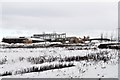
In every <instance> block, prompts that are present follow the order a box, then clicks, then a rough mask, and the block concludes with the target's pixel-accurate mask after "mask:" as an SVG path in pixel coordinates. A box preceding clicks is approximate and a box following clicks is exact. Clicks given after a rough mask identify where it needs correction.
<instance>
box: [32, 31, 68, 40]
mask: <svg viewBox="0 0 120 80" xmlns="http://www.w3.org/2000/svg"><path fill="white" fill-rule="evenodd" d="M31 38H40V39H43V40H45V41H50V42H65V40H66V33H62V34H57V33H51V34H46V33H43V34H34V35H33V36H31Z"/></svg>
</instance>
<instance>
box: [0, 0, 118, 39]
mask: <svg viewBox="0 0 120 80" xmlns="http://www.w3.org/2000/svg"><path fill="white" fill-rule="evenodd" d="M117 6H118V5H117V2H38V3H37V2H34V3H33V2H18V3H17V2H5V3H2V27H0V30H1V31H0V36H2V37H3V36H16V35H21V36H23V35H26V36H28V35H32V34H33V33H42V32H53V31H55V32H59V33H60V32H66V33H67V34H68V35H77V36H78V35H79V36H81V37H82V36H84V35H89V36H91V37H98V36H99V35H100V33H105V34H106V33H108V35H110V34H111V33H114V34H115V33H116V32H115V31H116V30H117V26H118V19H117V18H118V8H117Z"/></svg>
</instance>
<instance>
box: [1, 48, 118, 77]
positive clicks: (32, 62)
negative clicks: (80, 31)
mask: <svg viewBox="0 0 120 80" xmlns="http://www.w3.org/2000/svg"><path fill="white" fill-rule="evenodd" d="M96 54H100V56H99V57H101V58H105V59H101V58H100V59H99V60H96V57H95V56H97V55H96ZM101 54H102V55H101ZM87 55H89V56H87ZM91 55H92V56H93V57H92V58H93V59H92V58H91V57H90V56H91ZM86 56H87V57H90V58H86ZM76 57H77V58H79V57H80V58H83V59H77V58H76ZM94 57H95V58H94ZM99 57H97V58H99ZM71 58H72V59H71ZM66 59H68V60H66ZM69 59H71V60H69ZM61 60H63V61H61ZM105 60H107V61H105ZM59 63H60V64H69V63H72V64H74V66H71V67H64V68H59V69H50V70H45V71H38V72H29V73H23V74H15V72H16V71H17V72H18V71H23V70H25V69H27V70H31V67H33V66H34V67H35V66H37V67H39V66H44V65H50V64H52V65H56V64H57V65H58V64H59ZM5 72H11V73H12V74H11V75H5V76H3V75H2V74H4V73H5ZM23 72H24V71H23ZM0 74H1V76H0V78H6V77H9V78H28V77H29V78H118V50H114V49H95V50H94V49H89V50H68V49H67V48H56V47H55V48H15V49H14V48H13V49H9V48H6V49H2V48H0Z"/></svg>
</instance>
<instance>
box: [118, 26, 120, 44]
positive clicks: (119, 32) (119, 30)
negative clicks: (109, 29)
mask: <svg viewBox="0 0 120 80" xmlns="http://www.w3.org/2000/svg"><path fill="white" fill-rule="evenodd" d="M118 42H120V28H118Z"/></svg>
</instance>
